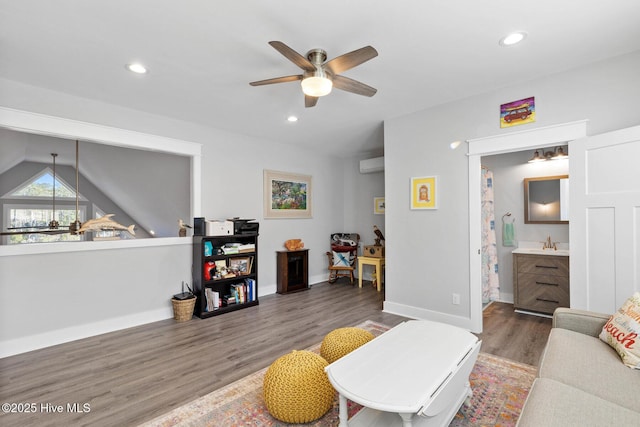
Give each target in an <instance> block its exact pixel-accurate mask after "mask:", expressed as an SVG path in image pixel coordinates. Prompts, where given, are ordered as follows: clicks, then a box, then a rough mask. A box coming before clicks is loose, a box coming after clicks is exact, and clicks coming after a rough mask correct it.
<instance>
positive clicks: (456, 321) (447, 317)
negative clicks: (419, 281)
mask: <svg viewBox="0 0 640 427" xmlns="http://www.w3.org/2000/svg"><path fill="white" fill-rule="evenodd" d="M382 311H384V312H385V313H391V314H397V315H399V316H404V317H409V318H411V319H420V320H432V321H434V322H441V323H446V324H449V325H453V326H458V327H460V328H463V329H466V330H468V331H471V330H472V329H473V328H472V326H471V319H470V318H468V317H461V316H454V315H451V314H446V313H441V312H438V311H432V310H427V309H424V308H419V307H413V306H409V305H405V304H399V303H395V302H391V301H385V302H384V304H383V308H382Z"/></svg>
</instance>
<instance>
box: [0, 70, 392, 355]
mask: <svg viewBox="0 0 640 427" xmlns="http://www.w3.org/2000/svg"><path fill="white" fill-rule="evenodd" d="M0 92H1V93H2V98H1V99H0V106H2V107H7V108H14V109H17V110H24V111H31V112H35V113H41V114H46V115H51V116H55V117H65V118H70V119H73V120H79V121H85V122H90V123H97V124H100V125H104V126H111V127H116V128H121V129H128V130H134V131H138V132H144V133H149V134H154V135H161V136H164V137H169V138H175V139H178V140H184V141H191V142H196V143H200V144H202V145H203V155H202V183H201V186H202V212H201V215H202V216H205V217H206V218H209V219H218V218H229V217H232V216H239V217H244V218H255V219H257V220H258V221H259V222H260V240H259V257H260V258H259V267H260V271H259V278H258V279H259V295H260V296H264V295H266V294H269V293H273V292H275V289H276V258H275V251H276V250H280V249H282V248H283V244H284V241H285V240H287V239H290V238H301V239H303V241H304V242H305V246H306V247H307V248H309V249H310V253H309V275H310V282H311V283H314V282H318V281H321V280H325V279H326V278H327V276H328V274H327V264H326V256H325V255H324V253H325V251H326V250H327V248H328V236H329V235H330V233H332V232H334V231H336V230H342V229H344V228H345V222H346V220H345V217H348V218H349V226H352V224H354V221H357V220H353V218H361V217H362V216H361V215H360V212H359V209H360V205H358V204H356V205H353V206H352V209H351V210H350V211H349V213H348V214H347V215H345V210H344V209H343V205H344V201H345V197H344V194H345V189H344V188H346V187H349V188H352V187H350V186H351V183H348V184H345V182H347V180H346V178H345V170H348V167H345V166H344V163H343V160H342V159H339V158H333V157H330V156H327V155H324V154H322V153H320V152H312V151H308V150H303V149H299V148H297V147H294V146H290V145H284V144H280V143H277V142H273V141H267V140H263V139H256V138H249V137H245V136H242V135H238V134H231V133H228V132H224V131H220V130H217V129H212V128H207V127H203V126H199V125H194V124H191V123H186V122H182V121H178V120H173V119H168V118H165V117H159V116H154V115H151V114H148V113H145V112H141V111H135V110H130V109H126V108H122V107H117V106H114V105H109V104H103V103H100V102H95V101H92V100H88V99H81V98H77V97H73V96H70V95H67V94H63V93H58V92H54V91H50V90H46V89H42V88H36V87H33V86H27V85H24V84H20V83H17V82H13V81H9V80H4V79H0ZM211 114H215V112H211ZM349 162H351V160H349ZM345 168H347V169H345ZM263 169H274V170H281V171H287V172H300V173H304V174H309V175H312V177H313V219H294V220H289V219H277V220H276V219H269V220H266V219H264V218H263V214H262V171H263ZM356 171H357V166H356ZM349 191H351V192H352V193H357V189H353V188H352V189H351V190H349ZM371 191H372V192H375V193H379V191H374V190H371ZM362 208H363V209H364V210H365V211H366V212H370V211H371V210H372V207H369V206H366V207H364V206H363V207H362ZM367 215H368V213H367ZM94 243H95V242H94ZM105 243H108V242H105ZM78 263H80V264H79V267H78ZM190 275H191V248H190V246H189V245H185V244H181V243H179V244H176V245H173V246H169V247H165V248H148V247H142V248H135V249H128V250H108V249H105V250H95V251H90V252H86V253H82V252H70V253H59V254H41V255H19V256H5V257H0V313H1V318H0V321H1V326H0V349H1V350H0V351H1V352H0V357H2V356H4V355H8V354H13V353H18V352H22V351H27V350H31V349H35V348H39V347H43V346H47V345H52V344H56V343H59V342H64V341H68V340H71V339H76V338H80V337H83V336H89V335H92V334H97V333H103V332H106V331H107V330H115V329H120V328H123V327H129V326H134V325H137V324H141V323H146V322H151V321H155V320H160V319H165V318H169V317H171V316H172V313H171V304H170V298H171V295H173V294H174V293H177V292H179V290H180V282H181V281H182V280H190ZM122 295H126V298H122ZM92 307H93V308H95V310H93V309H92Z"/></svg>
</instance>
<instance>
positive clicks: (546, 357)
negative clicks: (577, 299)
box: [517, 308, 640, 427]
mask: <svg viewBox="0 0 640 427" xmlns="http://www.w3.org/2000/svg"><path fill="white" fill-rule="evenodd" d="M608 318H609V315H606V314H599V313H593V312H589V311H582V310H575V309H569V308H559V309H557V310H556V311H555V313H554V315H553V328H552V329H551V334H550V335H549V340H548V342H547V346H546V348H545V351H544V354H543V355H542V359H541V361H540V367H539V368H538V378H536V380H535V381H534V383H533V387H532V388H531V392H530V393H529V396H528V397H527V401H526V402H525V405H524V408H523V410H522V414H521V415H520V418H519V420H518V424H517V426H519V427H530V426H536V427H553V426H559V427H571V426H580V427H585V426H597V427H605V426H624V427H628V426H640V370H637V369H631V368H629V367H627V366H625V365H624V364H623V363H622V361H621V360H620V356H618V354H617V353H616V352H615V350H613V349H612V348H611V347H610V346H609V345H608V344H606V343H604V342H603V341H601V340H600V339H599V338H598V335H599V334H600V331H601V330H602V327H603V326H604V324H605V323H606V321H607V319H608Z"/></svg>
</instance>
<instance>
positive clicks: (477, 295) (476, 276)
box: [467, 120, 587, 333]
mask: <svg viewBox="0 0 640 427" xmlns="http://www.w3.org/2000/svg"><path fill="white" fill-rule="evenodd" d="M586 125H587V121H586V120H581V121H577V122H570V123H565V124H560V125H554V126H547V127H542V128H537V129H532V130H525V131H521V132H512V133H508V134H502V135H497V136H490V137H485V138H478V139H473V140H469V141H467V142H468V143H469V151H468V156H469V174H468V178H469V243H470V244H469V276H470V277H469V286H470V289H469V294H470V305H471V306H470V317H471V327H472V331H473V332H477V333H480V332H482V274H481V247H482V240H481V221H482V220H481V195H480V188H481V167H482V157H483V156H490V155H496V154H504V153H513V152H518V151H523V150H531V152H533V150H535V149H537V148H544V147H550V146H556V145H564V144H566V143H567V142H568V141H573V140H575V139H578V138H582V137H585V136H586V134H587V133H586Z"/></svg>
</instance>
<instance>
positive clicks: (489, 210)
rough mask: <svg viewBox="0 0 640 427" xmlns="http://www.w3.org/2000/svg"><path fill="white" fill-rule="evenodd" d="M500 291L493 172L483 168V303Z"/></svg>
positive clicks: (496, 297)
mask: <svg viewBox="0 0 640 427" xmlns="http://www.w3.org/2000/svg"><path fill="white" fill-rule="evenodd" d="M499 293H500V281H499V279H498V249H497V246H496V218H495V214H494V208H493V172H491V171H490V170H489V169H485V168H482V303H483V304H486V303H488V302H490V301H495V300H497V299H498V298H499Z"/></svg>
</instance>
